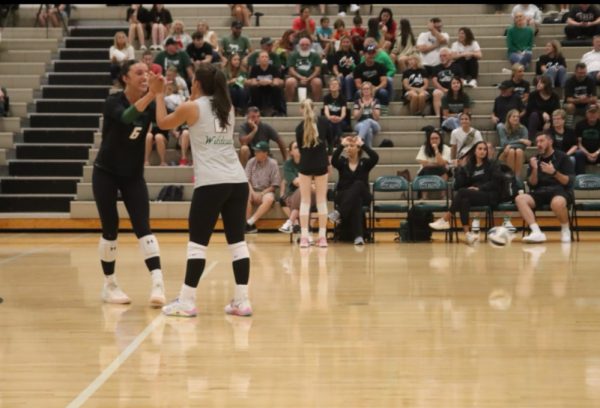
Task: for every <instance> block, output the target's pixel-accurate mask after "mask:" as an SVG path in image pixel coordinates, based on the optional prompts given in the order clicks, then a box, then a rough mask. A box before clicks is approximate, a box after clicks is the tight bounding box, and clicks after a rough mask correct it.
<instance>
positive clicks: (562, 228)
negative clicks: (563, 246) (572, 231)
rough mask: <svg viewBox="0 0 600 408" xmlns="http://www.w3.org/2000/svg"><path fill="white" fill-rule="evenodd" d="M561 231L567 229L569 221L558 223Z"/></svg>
mask: <svg viewBox="0 0 600 408" xmlns="http://www.w3.org/2000/svg"><path fill="white" fill-rule="evenodd" d="M560 229H561V231H569V223H566V224H560Z"/></svg>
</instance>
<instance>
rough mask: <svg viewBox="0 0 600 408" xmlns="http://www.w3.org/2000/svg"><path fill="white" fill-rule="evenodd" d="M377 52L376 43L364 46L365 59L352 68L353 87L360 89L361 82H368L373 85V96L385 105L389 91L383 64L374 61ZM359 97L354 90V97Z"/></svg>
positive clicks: (387, 103) (357, 92)
mask: <svg viewBox="0 0 600 408" xmlns="http://www.w3.org/2000/svg"><path fill="white" fill-rule="evenodd" d="M375 54H377V45H376V44H373V43H371V44H369V45H367V46H366V48H365V54H364V57H365V60H364V61H363V62H361V63H360V64H358V65H357V66H356V68H354V72H353V76H354V86H355V89H357V90H359V89H362V83H363V82H370V83H371V84H372V85H373V96H374V97H375V98H377V99H378V100H379V102H380V103H381V104H382V105H384V106H387V105H389V103H390V93H389V90H388V77H387V75H386V69H385V66H384V65H383V64H381V63H379V62H377V61H375ZM357 98H360V92H359V91H356V93H355V94H354V99H357Z"/></svg>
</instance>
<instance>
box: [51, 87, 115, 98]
mask: <svg viewBox="0 0 600 408" xmlns="http://www.w3.org/2000/svg"><path fill="white" fill-rule="evenodd" d="M110 88H111V86H109V85H86V86H81V85H43V86H42V87H41V92H42V98H44V99H45V98H49V99H52V98H53V99H67V98H68V99H103V100H104V99H106V97H107V96H108V94H109V92H110Z"/></svg>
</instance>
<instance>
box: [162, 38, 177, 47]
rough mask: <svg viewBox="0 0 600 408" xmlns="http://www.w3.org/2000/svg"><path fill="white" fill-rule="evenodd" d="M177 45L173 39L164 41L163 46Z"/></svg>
mask: <svg viewBox="0 0 600 408" xmlns="http://www.w3.org/2000/svg"><path fill="white" fill-rule="evenodd" d="M175 44H177V41H175V39H174V38H167V41H165V46H166V45H175Z"/></svg>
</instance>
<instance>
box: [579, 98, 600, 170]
mask: <svg viewBox="0 0 600 408" xmlns="http://www.w3.org/2000/svg"><path fill="white" fill-rule="evenodd" d="M598 110H599V108H598V104H597V103H593V104H589V105H588V107H587V109H586V110H585V119H584V120H581V121H579V122H578V123H577V125H576V126H575V136H576V137H577V145H578V147H579V149H578V150H577V151H576V152H575V174H583V173H585V165H586V163H589V164H596V163H599V162H600V120H598Z"/></svg>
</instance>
